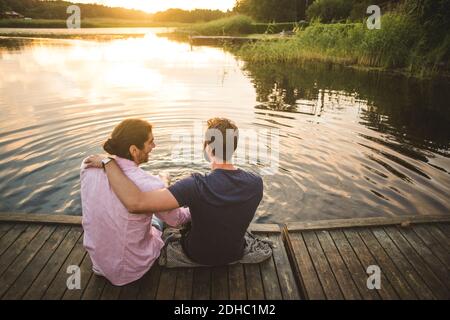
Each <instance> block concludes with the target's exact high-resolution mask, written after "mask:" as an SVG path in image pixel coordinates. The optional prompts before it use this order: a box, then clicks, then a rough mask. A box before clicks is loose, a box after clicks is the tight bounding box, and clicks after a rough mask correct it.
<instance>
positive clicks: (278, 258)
mask: <svg viewBox="0 0 450 320" xmlns="http://www.w3.org/2000/svg"><path fill="white" fill-rule="evenodd" d="M281 237H282V234H268V239H269V240H270V241H272V243H273V248H272V253H273V256H272V257H273V261H274V263H275V268H276V270H277V275H278V282H279V284H280V290H281V295H282V296H283V299H285V300H299V299H300V293H299V290H298V287H297V282H296V279H295V276H294V272H293V270H292V268H291V264H290V262H289V258H288V254H287V249H286V248H285V246H284V243H283V239H282V238H281Z"/></svg>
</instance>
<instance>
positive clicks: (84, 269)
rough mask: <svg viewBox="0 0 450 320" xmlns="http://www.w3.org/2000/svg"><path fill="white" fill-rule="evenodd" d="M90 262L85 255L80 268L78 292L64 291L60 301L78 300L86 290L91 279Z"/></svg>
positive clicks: (87, 255)
mask: <svg viewBox="0 0 450 320" xmlns="http://www.w3.org/2000/svg"><path fill="white" fill-rule="evenodd" d="M92 274H93V272H92V261H91V258H90V257H89V254H85V255H84V258H83V261H82V262H81V266H80V277H81V279H80V280H81V285H80V287H81V289H80V290H66V292H65V293H64V295H63V297H62V299H63V300H80V299H81V297H82V295H83V292H84V291H85V290H86V288H87V286H88V284H89V280H90V279H91V277H92Z"/></svg>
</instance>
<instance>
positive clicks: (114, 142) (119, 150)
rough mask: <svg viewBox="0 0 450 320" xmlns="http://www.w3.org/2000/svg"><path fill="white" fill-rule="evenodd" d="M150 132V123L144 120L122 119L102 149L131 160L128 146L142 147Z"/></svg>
mask: <svg viewBox="0 0 450 320" xmlns="http://www.w3.org/2000/svg"><path fill="white" fill-rule="evenodd" d="M151 132H152V125H151V124H150V123H149V122H147V121H145V120H141V119H126V120H123V121H122V122H121V123H119V124H118V125H117V126H116V127H115V128H114V130H113V132H112V134H111V138H109V139H108V140H107V141H106V142H105V143H104V144H103V149H104V150H105V151H106V152H108V153H109V154H111V155H116V156H119V157H121V158H125V159H128V160H133V158H132V157H131V154H130V146H132V145H135V146H136V147H138V148H139V149H142V148H143V147H144V143H145V141H147V140H148V136H149V134H150V133H151Z"/></svg>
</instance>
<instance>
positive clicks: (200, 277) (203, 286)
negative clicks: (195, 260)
mask: <svg viewBox="0 0 450 320" xmlns="http://www.w3.org/2000/svg"><path fill="white" fill-rule="evenodd" d="M192 289H193V290H192V298H193V299H194V300H209V299H210V298H211V269H210V268H207V267H201V268H196V269H195V270H194V287H193V288H192Z"/></svg>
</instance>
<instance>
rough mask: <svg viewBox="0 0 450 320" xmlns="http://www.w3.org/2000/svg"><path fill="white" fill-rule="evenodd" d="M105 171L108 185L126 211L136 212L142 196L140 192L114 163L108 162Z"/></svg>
mask: <svg viewBox="0 0 450 320" xmlns="http://www.w3.org/2000/svg"><path fill="white" fill-rule="evenodd" d="M105 170H106V175H107V176H108V180H109V183H110V185H111V187H112V189H113V191H114V193H115V194H116V195H117V197H118V198H119V199H120V201H122V203H123V204H124V206H125V207H126V208H127V209H128V211H130V212H134V211H136V209H137V206H138V204H139V200H140V198H141V197H142V196H143V194H142V192H141V190H139V188H138V187H137V186H136V185H135V184H134V183H133V182H132V181H131V180H130V179H128V178H127V177H126V176H125V174H124V173H123V172H122V170H121V169H120V168H119V166H118V165H117V164H116V162H115V161H110V162H109V163H108V164H107V165H106V166H105Z"/></svg>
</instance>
